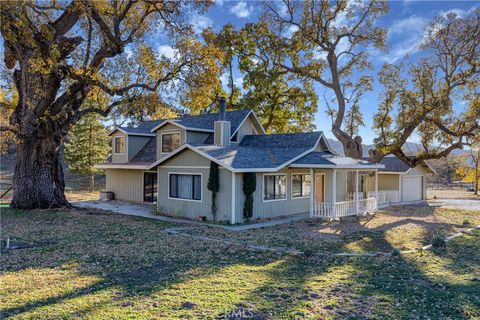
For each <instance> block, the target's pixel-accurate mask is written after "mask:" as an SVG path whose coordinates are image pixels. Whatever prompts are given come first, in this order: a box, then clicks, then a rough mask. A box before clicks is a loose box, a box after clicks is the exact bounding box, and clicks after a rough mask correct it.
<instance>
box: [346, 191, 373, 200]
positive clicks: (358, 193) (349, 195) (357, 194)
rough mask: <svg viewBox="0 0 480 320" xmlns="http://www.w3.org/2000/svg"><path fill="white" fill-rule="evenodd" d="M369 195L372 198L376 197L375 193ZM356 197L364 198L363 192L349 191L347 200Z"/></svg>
mask: <svg viewBox="0 0 480 320" xmlns="http://www.w3.org/2000/svg"><path fill="white" fill-rule="evenodd" d="M355 195H356V197H355ZM368 197H369V198H372V197H375V195H373V196H370V195H369V196H368ZM356 198H358V199H360V200H361V199H363V192H357V193H355V192H349V193H347V196H346V200H355V199H356Z"/></svg>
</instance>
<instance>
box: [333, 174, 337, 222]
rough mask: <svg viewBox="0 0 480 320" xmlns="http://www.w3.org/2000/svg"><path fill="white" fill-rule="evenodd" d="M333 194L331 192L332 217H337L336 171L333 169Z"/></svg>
mask: <svg viewBox="0 0 480 320" xmlns="http://www.w3.org/2000/svg"><path fill="white" fill-rule="evenodd" d="M332 176H333V192H332V198H333V199H332V200H333V216H334V217H337V205H336V203H337V170H336V169H333V175H332Z"/></svg>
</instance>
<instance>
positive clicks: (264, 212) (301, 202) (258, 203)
mask: <svg viewBox="0 0 480 320" xmlns="http://www.w3.org/2000/svg"><path fill="white" fill-rule="evenodd" d="M309 172H310V171H309V170H305V169H284V170H280V171H279V172H278V173H286V174H287V198H286V200H275V201H263V173H257V175H256V177H257V188H256V190H255V192H254V194H253V201H254V202H253V217H252V219H253V220H255V219H263V218H275V217H279V216H287V215H292V214H298V213H304V212H308V211H309V210H310V198H300V199H295V198H294V199H292V194H291V192H292V190H291V189H292V188H291V177H292V173H309ZM235 180H236V181H235V186H236V187H235V191H236V192H235V193H236V194H237V197H236V199H235V208H236V209H235V213H236V216H237V222H241V221H243V206H244V202H245V195H244V194H243V174H236V175H235Z"/></svg>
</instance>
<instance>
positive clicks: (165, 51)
mask: <svg viewBox="0 0 480 320" xmlns="http://www.w3.org/2000/svg"><path fill="white" fill-rule="evenodd" d="M157 52H158V54H159V55H162V56H165V57H166V58H169V59H172V58H174V57H175V55H176V53H177V50H175V49H174V48H172V47H171V46H169V45H160V46H158V48H157Z"/></svg>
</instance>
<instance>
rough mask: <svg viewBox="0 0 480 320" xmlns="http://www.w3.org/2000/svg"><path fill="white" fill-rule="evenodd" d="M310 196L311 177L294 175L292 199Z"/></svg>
mask: <svg viewBox="0 0 480 320" xmlns="http://www.w3.org/2000/svg"><path fill="white" fill-rule="evenodd" d="M308 196H310V175H309V174H292V198H300V197H308Z"/></svg>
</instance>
